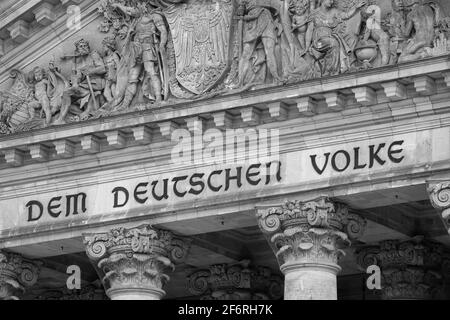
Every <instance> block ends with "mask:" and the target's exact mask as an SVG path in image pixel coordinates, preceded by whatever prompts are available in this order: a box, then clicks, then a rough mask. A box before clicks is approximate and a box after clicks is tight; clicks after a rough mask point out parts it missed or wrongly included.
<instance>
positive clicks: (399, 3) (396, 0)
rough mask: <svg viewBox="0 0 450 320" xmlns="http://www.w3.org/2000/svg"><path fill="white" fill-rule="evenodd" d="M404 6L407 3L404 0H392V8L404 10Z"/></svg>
mask: <svg viewBox="0 0 450 320" xmlns="http://www.w3.org/2000/svg"><path fill="white" fill-rule="evenodd" d="M404 7H405V4H404V2H403V0H392V8H393V9H394V10H395V11H400V10H403V8H404Z"/></svg>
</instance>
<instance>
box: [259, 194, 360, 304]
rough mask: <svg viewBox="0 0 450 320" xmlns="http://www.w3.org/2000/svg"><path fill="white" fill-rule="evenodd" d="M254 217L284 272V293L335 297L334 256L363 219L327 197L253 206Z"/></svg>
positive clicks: (297, 296) (288, 297)
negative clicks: (276, 204)
mask: <svg viewBox="0 0 450 320" xmlns="http://www.w3.org/2000/svg"><path fill="white" fill-rule="evenodd" d="M257 217H258V223H259V226H260V229H261V230H262V232H263V233H264V234H265V236H266V238H267V240H268V241H269V244H270V246H271V247H272V249H273V251H274V253H275V255H276V257H277V259H278V262H279V264H280V269H281V271H282V272H283V273H284V275H285V296H284V298H285V299H286V300H308V299H318V300H320V299H324V300H326V299H334V300H335V299H337V291H336V289H337V286H336V275H337V274H338V272H339V271H340V270H341V268H340V267H339V265H338V259H339V256H340V255H341V254H342V253H343V251H342V248H343V247H345V246H347V245H349V244H350V240H351V239H355V238H358V237H359V236H361V235H362V233H363V232H364V228H365V224H366V221H365V220H364V219H363V218H361V217H360V216H359V215H356V214H353V213H349V211H348V207H347V206H345V205H344V204H341V203H337V202H333V201H331V200H330V199H328V198H327V197H321V198H318V199H315V200H311V201H306V202H300V201H288V202H286V203H284V204H283V205H282V206H281V207H274V208H270V209H261V210H258V213H257ZM324 285H326V287H327V288H328V289H327V290H324V289H323V286H324Z"/></svg>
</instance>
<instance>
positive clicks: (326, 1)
mask: <svg viewBox="0 0 450 320" xmlns="http://www.w3.org/2000/svg"><path fill="white" fill-rule="evenodd" d="M322 6H323V7H325V8H328V9H331V8H333V7H334V0H322Z"/></svg>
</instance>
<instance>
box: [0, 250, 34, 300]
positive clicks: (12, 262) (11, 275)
mask: <svg viewBox="0 0 450 320" xmlns="http://www.w3.org/2000/svg"><path fill="white" fill-rule="evenodd" d="M38 276H39V265H38V264H36V263H33V262H32V261H31V260H28V259H25V258H23V257H22V256H20V255H18V254H14V253H7V252H3V251H0V299H2V300H18V299H19V297H20V296H21V295H22V294H23V293H24V292H25V289H26V288H28V287H31V286H33V285H34V284H35V283H36V281H37V279H38Z"/></svg>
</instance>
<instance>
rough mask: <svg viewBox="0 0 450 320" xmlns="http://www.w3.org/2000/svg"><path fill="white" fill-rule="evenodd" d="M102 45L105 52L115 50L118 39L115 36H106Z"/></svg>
mask: <svg viewBox="0 0 450 320" xmlns="http://www.w3.org/2000/svg"><path fill="white" fill-rule="evenodd" d="M102 45H103V49H104V51H105V52H108V51H109V50H111V51H115V50H116V39H114V37H106V38H105V39H103V41H102Z"/></svg>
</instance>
